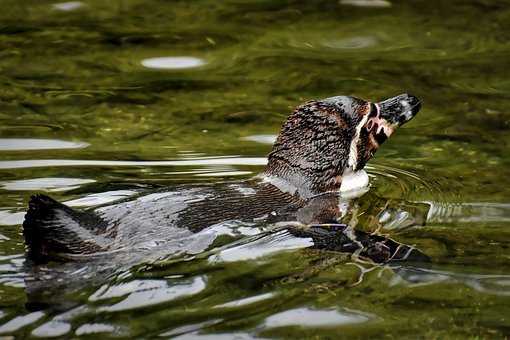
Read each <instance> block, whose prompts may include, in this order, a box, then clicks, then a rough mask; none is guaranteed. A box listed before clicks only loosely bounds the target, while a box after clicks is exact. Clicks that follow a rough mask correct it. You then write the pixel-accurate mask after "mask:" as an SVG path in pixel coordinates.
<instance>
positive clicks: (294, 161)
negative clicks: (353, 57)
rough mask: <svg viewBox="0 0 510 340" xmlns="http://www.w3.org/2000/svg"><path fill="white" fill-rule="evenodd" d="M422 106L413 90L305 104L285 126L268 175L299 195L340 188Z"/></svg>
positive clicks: (339, 97)
mask: <svg viewBox="0 0 510 340" xmlns="http://www.w3.org/2000/svg"><path fill="white" fill-rule="evenodd" d="M419 109H420V101H419V100H418V99H417V98H416V97H414V96H412V95H409V94H402V95H399V96H396V97H393V98H390V99H387V100H384V101H382V102H378V103H371V102H368V101H365V100H363V99H359V98H355V97H349V96H336V97H331V98H326V99H322V100H313V101H310V102H307V103H305V104H303V105H300V106H298V107H297V108H296V109H295V110H294V112H292V113H291V115H290V116H289V117H288V118H287V120H286V121H285V123H284V124H283V127H282V129H281V131H280V134H279V135H278V138H277V139H276V142H275V144H274V145H273V149H272V151H271V153H270V154H269V156H268V166H267V169H266V172H265V174H266V175H269V176H271V177H276V178H278V179H281V180H283V181H285V182H286V183H288V184H289V185H290V186H292V187H293V188H296V190H298V191H299V193H300V194H301V196H311V195H314V194H318V193H322V192H328V191H336V190H338V189H339V188H340V186H341V183H342V176H343V175H344V174H345V173H347V172H351V171H358V170H361V169H362V168H363V167H364V166H365V164H366V163H367V162H368V160H369V159H370V158H371V157H372V156H373V155H374V153H375V152H376V151H377V149H378V148H379V146H380V145H381V144H382V143H384V141H386V139H388V138H389V137H390V136H391V134H393V132H394V131H395V129H396V128H397V127H398V126H401V125H402V124H404V123H406V122H407V121H409V120H411V119H412V118H413V117H414V116H415V115H416V113H417V112H418V111H419Z"/></svg>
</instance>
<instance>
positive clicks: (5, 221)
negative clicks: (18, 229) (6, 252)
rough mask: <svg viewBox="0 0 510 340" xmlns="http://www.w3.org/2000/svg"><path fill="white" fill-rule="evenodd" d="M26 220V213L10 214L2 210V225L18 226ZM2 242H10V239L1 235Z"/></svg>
mask: <svg viewBox="0 0 510 340" xmlns="http://www.w3.org/2000/svg"><path fill="white" fill-rule="evenodd" d="M24 218H25V212H24V211H20V212H10V211H6V210H0V225H18V224H21V223H23V219H24ZM0 240H8V238H7V237H6V236H4V235H1V234H0Z"/></svg>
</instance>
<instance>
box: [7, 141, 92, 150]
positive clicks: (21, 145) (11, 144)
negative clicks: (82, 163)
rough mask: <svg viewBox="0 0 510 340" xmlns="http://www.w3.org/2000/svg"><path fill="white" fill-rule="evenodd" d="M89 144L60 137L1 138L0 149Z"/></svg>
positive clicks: (68, 147) (49, 147)
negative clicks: (64, 139) (59, 138)
mask: <svg viewBox="0 0 510 340" xmlns="http://www.w3.org/2000/svg"><path fill="white" fill-rule="evenodd" d="M89 145H90V144H88V143H84V142H68V141H63V140H58V139H35V138H0V150H2V151H18V150H48V149H81V148H86V147H87V146H89Z"/></svg>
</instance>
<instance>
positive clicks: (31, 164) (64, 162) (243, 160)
mask: <svg viewBox="0 0 510 340" xmlns="http://www.w3.org/2000/svg"><path fill="white" fill-rule="evenodd" d="M266 163H267V159H266V158H265V157H226V158H209V159H195V160H176V161H105V160H78V159H32V160H21V161H0V169H23V168H39V167H64V166H65V167H68V166H108V167H119V166H200V165H265V164H266Z"/></svg>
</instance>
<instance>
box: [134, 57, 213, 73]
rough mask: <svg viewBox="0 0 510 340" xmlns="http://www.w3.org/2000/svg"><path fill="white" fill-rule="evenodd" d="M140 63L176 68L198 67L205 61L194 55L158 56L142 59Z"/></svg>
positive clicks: (155, 67) (166, 68) (149, 66)
mask: <svg viewBox="0 0 510 340" xmlns="http://www.w3.org/2000/svg"><path fill="white" fill-rule="evenodd" d="M141 64H142V65H143V66H145V67H147V68H152V69H160V70H177V69H186V68H196V67H200V66H203V65H205V64H206V62H205V60H203V59H200V58H196V57H159V58H148V59H144V60H142V62H141Z"/></svg>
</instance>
